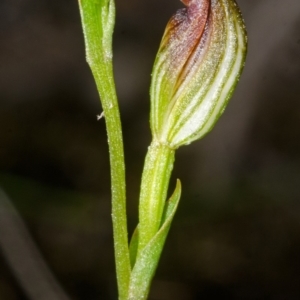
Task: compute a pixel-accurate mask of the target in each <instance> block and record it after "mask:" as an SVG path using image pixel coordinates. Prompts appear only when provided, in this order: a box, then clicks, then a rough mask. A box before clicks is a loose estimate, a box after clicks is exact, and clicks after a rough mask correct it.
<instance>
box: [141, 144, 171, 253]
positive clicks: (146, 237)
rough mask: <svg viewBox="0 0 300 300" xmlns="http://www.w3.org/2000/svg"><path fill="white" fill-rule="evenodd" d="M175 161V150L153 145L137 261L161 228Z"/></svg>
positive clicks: (146, 168)
mask: <svg viewBox="0 0 300 300" xmlns="http://www.w3.org/2000/svg"><path fill="white" fill-rule="evenodd" d="M174 159H175V151H174V150H173V149H170V148H169V147H168V146H166V145H162V144H160V143H158V142H156V141H153V142H152V143H151V145H150V147H149V149H148V153H147V156H146V160H145V165H144V171H143V176H142V183H141V193H140V204H139V242H138V254H137V259H138V257H139V253H140V252H141V250H142V249H143V248H144V247H145V246H146V245H147V244H148V243H149V241H150V240H151V239H152V238H153V237H154V236H155V234H156V233H157V231H158V230H159V228H160V226H161V218H162V214H163V210H164V206H165V202H166V197H167V191H168V186H169V181H170V176H171V172H172V169H173V164H174Z"/></svg>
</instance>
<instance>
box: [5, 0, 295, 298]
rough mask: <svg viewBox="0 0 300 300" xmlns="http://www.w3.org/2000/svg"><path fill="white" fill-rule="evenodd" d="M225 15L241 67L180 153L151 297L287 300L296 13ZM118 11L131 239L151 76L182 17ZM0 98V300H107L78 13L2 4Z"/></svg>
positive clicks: (95, 144)
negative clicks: (214, 117) (234, 23)
mask: <svg viewBox="0 0 300 300" xmlns="http://www.w3.org/2000/svg"><path fill="white" fill-rule="evenodd" d="M238 3H239V5H240V8H241V10H242V12H243V14H244V18H245V21H246V25H247V30H248V35H249V50H248V59H247V63H246V67H245V70H244V73H243V75H242V78H241V80H240V83H239V85H238V87H237V90H236V92H235V94H234V97H233V99H232V100H231V102H230V104H229V106H228V108H227V110H226V112H225V114H224V115H223V116H222V118H221V120H220V121H219V122H218V124H217V125H216V127H215V129H214V130H213V131H212V132H211V133H210V134H209V135H208V136H207V137H205V138H204V139H203V140H201V141H198V142H196V143H194V144H192V145H191V146H189V147H183V148H182V149H179V151H178V153H177V156H176V164H175V169H174V172H173V173H174V177H173V178H172V182H171V188H173V187H174V184H175V178H180V179H181V180H182V184H183V195H182V198H181V203H180V206H179V210H178V212H177V214H176V216H175V219H174V223H173V226H172V228H171V231H170V234H169V237H168V240H167V243H166V247H165V249H164V252H163V255H162V258H161V263H160V265H159V268H158V270H157V274H156V277H155V279H154V282H153V286H152V292H151V295H150V299H151V300H171V299H172V300H196V299H202V300H204V299H215V298H216V299H217V298H218V299H223V300H226V299H264V300H265V299H272V300H273V299H274V300H275V299H276V300H281V299H289V300H293V299H300V101H299V100H300V2H299V0H285V1H282V0H264V1H258V0H251V1H249V0H239V1H238ZM116 7H117V20H116V28H115V34H114V67H115V77H116V84H117V90H118V95H119V100H120V109H121V114H122V123H123V130H124V140H125V155H126V164H127V171H126V173H127V187H128V219H129V231H130V234H131V233H132V230H133V228H134V227H135V225H136V223H137V204H138V193H139V184H140V174H141V171H142V167H143V160H144V156H145V153H146V150H147V146H148V145H149V143H150V140H151V136H150V130H149V122H148V119H149V117H148V115H149V84H150V73H151V68H152V63H153V60H154V57H155V54H156V51H157V49H158V45H159V42H160V39H161V37H162V34H163V31H164V28H165V25H166V23H167V21H168V20H169V18H170V17H171V15H172V14H173V13H174V12H175V11H176V9H178V8H180V7H182V4H181V3H180V2H179V1H177V0H165V1H161V0H143V1H141V0H127V1H125V0H116ZM0 99H1V100H0V101H1V102H0V124H1V125H0V143H1V144H0V186H1V188H2V189H3V191H4V192H5V194H3V193H2V192H1V194H0V198H1V199H0V255H1V256H0V299H4V300H19V299H22V300H23V299H26V300H36V299H37V300H44V299H47V300H54V299H56V300H61V299H74V300H93V299H105V300H106V299H107V300H110V299H117V293H116V282H115V269H114V259H113V245H112V228H111V220H110V177H109V163H108V153H107V150H108V149H107V138H106V132H105V126H104V120H100V121H98V122H97V118H96V116H97V114H100V113H101V106H100V103H99V98H98V95H97V92H96V88H95V84H94V81H93V78H92V76H91V73H90V70H89V68H88V66H87V64H86V62H85V53H84V45H83V37H82V30H81V24H80V19H79V12H78V3H77V1H74V0H73V1H72V0H64V1H51V0H39V1H34V0H10V1H8V0H1V2H0ZM66 295H68V296H66Z"/></svg>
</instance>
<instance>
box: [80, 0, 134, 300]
mask: <svg viewBox="0 0 300 300" xmlns="http://www.w3.org/2000/svg"><path fill="white" fill-rule="evenodd" d="M79 5H80V13H81V19H82V26H83V31H84V37H85V44H86V55H87V62H88V63H89V65H90V68H91V70H92V73H93V75H94V79H95V82H96V85H97V89H98V92H99V94H100V98H101V103H102V108H103V111H104V117H105V122H106V129H107V135H108V145H109V154H110V167H111V188H112V223H113V235H114V248H115V260H116V270H117V281H118V290H119V299H120V300H124V299H126V298H127V293H128V285H129V279H130V272H131V271H130V270H131V269H130V261H129V250H128V236H127V218H126V195H125V164H124V151H123V140H122V129H121V121H120V114H119V108H118V101H117V95H116V90H115V84H114V78H113V66H112V32H113V27H114V20H115V7H114V2H113V1H112V0H101V1H95V0H93V1H91V0H81V1H79Z"/></svg>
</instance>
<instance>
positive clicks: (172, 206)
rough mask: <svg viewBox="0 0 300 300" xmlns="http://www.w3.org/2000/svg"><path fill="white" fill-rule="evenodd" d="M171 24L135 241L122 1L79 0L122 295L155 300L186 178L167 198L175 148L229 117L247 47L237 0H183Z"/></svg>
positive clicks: (123, 299) (158, 65) (154, 91)
mask: <svg viewBox="0 0 300 300" xmlns="http://www.w3.org/2000/svg"><path fill="white" fill-rule="evenodd" d="M182 2H183V4H184V5H185V6H186V7H185V8H182V9H180V10H178V11H177V12H176V14H175V15H174V16H173V17H172V18H171V20H170V21H169V23H168V24H167V27H166V30H165V33H164V35H163V38H162V41H161V44H160V47H159V50H158V53H157V56H156V59H155V62H154V67H153V73H152V82H151V88H150V95H151V113H150V125H151V132H152V142H151V144H150V146H149V148H148V153H147V155H146V159H145V165H144V170H143V174H142V180H141V190H140V200H139V223H138V225H137V227H136V229H135V231H134V233H133V235H132V237H131V240H130V243H129V242H128V232H127V217H126V190H125V164H124V152H123V142H122V129H121V122H120V114H119V108H118V100H117V95H116V90H115V83H114V76H113V67H112V58H113V53H112V35H113V29H114V23H115V3H114V0H79V8H80V14H81V20H82V27H83V32H84V38H85V47H86V58H87V62H88V64H89V66H90V68H91V70H92V73H93V76H94V79H95V82H96V85H97V88H98V92H99V95H100V99H101V104H102V108H103V113H104V117H105V122H106V128H107V135H108V144H109V152H110V166H111V190H112V222H113V236H114V248H115V261H116V272H117V282H118V292H119V299H120V300H138V299H141V300H142V299H147V296H148V293H149V290H150V285H151V281H152V278H153V276H154V273H155V270H156V268H157V265H158V261H159V258H160V255H161V252H162V249H163V246H164V243H165V240H166V237H167V235H168V231H169V229H170V226H171V222H172V220H173V217H174V214H175V212H176V209H177V206H178V202H179V199H180V196H181V184H180V181H179V180H177V184H176V187H175V190H174V192H173V194H172V196H171V197H170V199H168V200H167V192H168V188H169V180H170V176H171V172H172V169H173V164H174V159H175V151H176V149H178V148H179V147H180V146H182V145H187V144H190V143H191V142H193V141H195V140H197V139H200V138H202V137H203V136H204V135H206V134H207V133H208V132H209V131H210V130H211V129H212V128H213V126H214V124H215V123H216V122H217V120H218V119H219V117H220V116H221V115H222V113H223V111H224V109H225V107H226V105H227V103H228V100H229V99H230V97H231V95H232V93H233V90H234V88H235V86H236V84H237V82H238V80H239V77H240V74H241V72H242V69H243V66H244V62H245V57H246V48H247V37H246V31H245V26H244V22H243V19H242V16H241V13H240V11H239V8H238V6H237V4H236V2H235V1H234V0H182Z"/></svg>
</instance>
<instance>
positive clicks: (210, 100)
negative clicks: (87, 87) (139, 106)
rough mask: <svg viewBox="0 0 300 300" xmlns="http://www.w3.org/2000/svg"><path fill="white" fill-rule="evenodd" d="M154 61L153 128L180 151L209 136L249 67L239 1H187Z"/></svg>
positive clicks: (151, 92)
mask: <svg viewBox="0 0 300 300" xmlns="http://www.w3.org/2000/svg"><path fill="white" fill-rule="evenodd" d="M182 2H183V3H184V4H185V5H186V6H187V7H186V8H183V9H180V10H178V11H177V13H176V14H175V15H174V16H173V17H172V18H171V20H170V21H169V23H168V25H167V28H166V30H165V33H164V36H163V38H162V41H161V44H160V48H159V50H158V54H157V57H156V60H155V63H154V69H153V73H152V83H151V90H150V94H151V120H150V122H151V130H152V134H153V136H154V138H155V139H156V140H158V141H159V142H160V143H162V144H165V145H168V146H169V147H171V148H174V149H176V148H178V147H179V146H181V145H186V144H189V143H191V142H193V141H194V140H197V139H199V138H201V137H203V136H204V135H205V134H207V133H208V132H209V131H210V130H211V129H212V127H213V126H214V124H215V123H216V121H217V120H218V119H219V117H220V116H221V114H222V113H223V111H224V109H225V107H226V104H227V102H228V100H229V98H230V97H231V95H232V93H233V90H234V88H235V86H236V84H237V82H238V79H239V76H240V74H241V71H242V69H243V66H244V61H245V57H246V48H247V37H246V31H245V26H244V22H243V19H242V16H241V13H240V11H239V8H238V7H237V5H236V3H235V1H234V0H182Z"/></svg>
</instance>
